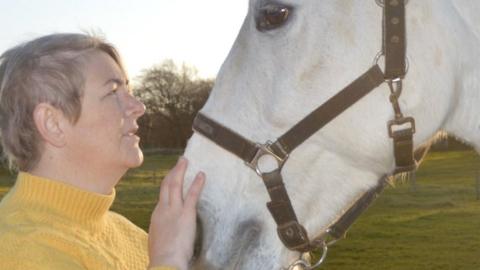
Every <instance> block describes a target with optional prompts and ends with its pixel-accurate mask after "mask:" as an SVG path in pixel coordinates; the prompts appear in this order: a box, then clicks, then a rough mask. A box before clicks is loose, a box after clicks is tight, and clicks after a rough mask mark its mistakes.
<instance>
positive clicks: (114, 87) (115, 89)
mask: <svg viewBox="0 0 480 270" xmlns="http://www.w3.org/2000/svg"><path fill="white" fill-rule="evenodd" d="M118 88H119V85H118V83H112V88H111V90H110V93H109V94H110V95H112V94H115V93H116V92H117V91H118Z"/></svg>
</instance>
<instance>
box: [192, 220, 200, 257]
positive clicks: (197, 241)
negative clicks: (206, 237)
mask: <svg viewBox="0 0 480 270" xmlns="http://www.w3.org/2000/svg"><path fill="white" fill-rule="evenodd" d="M202 244H203V224H202V220H201V219H200V217H198V216H197V231H196V233H195V244H194V246H193V256H192V262H194V261H196V260H197V259H198V258H199V257H200V254H201V252H202Z"/></svg>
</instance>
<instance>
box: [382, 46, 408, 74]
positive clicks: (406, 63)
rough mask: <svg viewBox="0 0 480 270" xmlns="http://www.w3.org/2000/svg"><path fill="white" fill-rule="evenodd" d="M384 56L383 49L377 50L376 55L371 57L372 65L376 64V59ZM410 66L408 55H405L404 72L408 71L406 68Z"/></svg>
mask: <svg viewBox="0 0 480 270" xmlns="http://www.w3.org/2000/svg"><path fill="white" fill-rule="evenodd" d="M382 56H385V54H384V53H383V51H379V52H378V53H377V54H376V55H375V58H373V65H378V61H379V60H380V57H382ZM409 68H410V60H408V56H405V74H407V73H408V69H409Z"/></svg>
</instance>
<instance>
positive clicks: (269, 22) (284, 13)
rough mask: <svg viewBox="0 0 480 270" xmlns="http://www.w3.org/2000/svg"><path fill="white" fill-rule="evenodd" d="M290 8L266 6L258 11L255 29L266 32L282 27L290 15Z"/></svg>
mask: <svg viewBox="0 0 480 270" xmlns="http://www.w3.org/2000/svg"><path fill="white" fill-rule="evenodd" d="M290 11H291V8H290V7H287V6H283V5H273V4H271V5H267V6H265V7H263V8H261V9H260V11H259V15H258V17H257V29H258V30H259V31H267V30H271V29H275V28H277V27H280V26H282V25H283V24H284V23H285V22H286V21H287V20H288V17H289V15H290Z"/></svg>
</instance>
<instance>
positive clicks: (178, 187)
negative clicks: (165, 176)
mask: <svg viewBox="0 0 480 270" xmlns="http://www.w3.org/2000/svg"><path fill="white" fill-rule="evenodd" d="M187 163H188V162H187V160H186V159H185V158H183V157H181V158H180V159H179V161H178V164H177V166H175V168H174V169H173V173H172V179H170V180H169V183H168V189H169V192H168V196H169V198H168V201H169V204H170V205H171V206H173V207H178V206H179V207H181V206H182V205H183V194H182V190H183V179H184V178H185V171H186V170H187Z"/></svg>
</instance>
